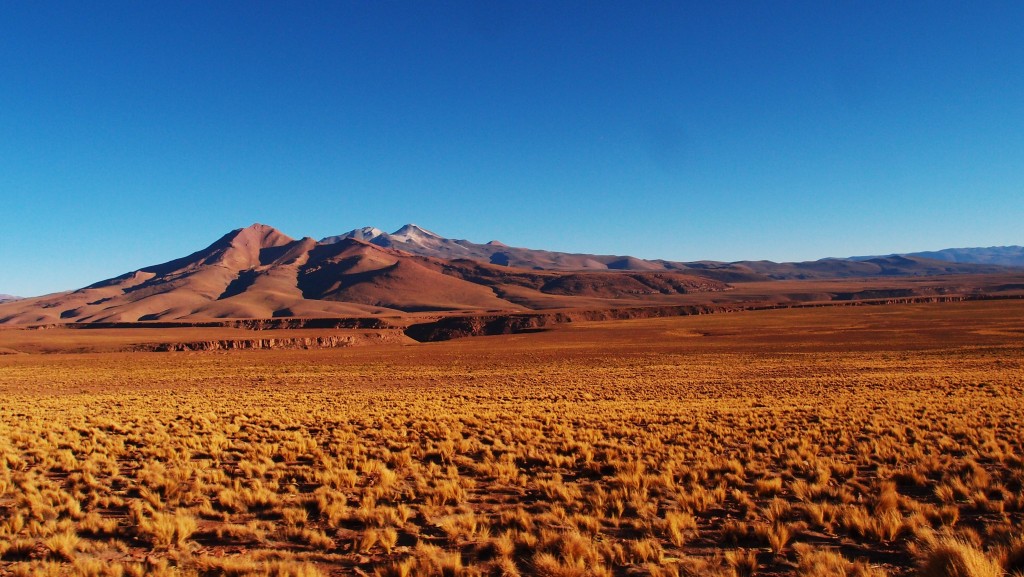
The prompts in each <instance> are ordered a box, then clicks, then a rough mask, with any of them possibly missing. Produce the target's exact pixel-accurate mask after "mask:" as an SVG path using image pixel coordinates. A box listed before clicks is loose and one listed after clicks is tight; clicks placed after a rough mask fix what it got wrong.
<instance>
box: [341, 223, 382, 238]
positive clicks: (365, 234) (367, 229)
mask: <svg viewBox="0 0 1024 577" xmlns="http://www.w3.org/2000/svg"><path fill="white" fill-rule="evenodd" d="M383 234H384V231H383V230H381V229H379V228H376V227H373V226H364V227H363V228H357V229H353V230H350V231H348V232H346V233H345V234H343V235H341V236H343V237H345V238H354V239H356V240H363V241H371V240H373V239H375V238H377V237H378V236H381V235H383Z"/></svg>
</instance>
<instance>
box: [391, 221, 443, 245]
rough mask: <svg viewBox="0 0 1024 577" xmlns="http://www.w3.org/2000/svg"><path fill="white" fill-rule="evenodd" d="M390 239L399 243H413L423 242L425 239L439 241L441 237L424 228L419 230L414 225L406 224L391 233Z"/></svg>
mask: <svg viewBox="0 0 1024 577" xmlns="http://www.w3.org/2000/svg"><path fill="white" fill-rule="evenodd" d="M390 236H391V238H392V239H394V240H399V241H406V242H410V241H414V240H425V239H441V238H442V237H441V235H439V234H437V233H434V232H430V231H429V230H427V229H425V228H420V227H418V226H416V225H415V224H407V225H405V226H403V227H402V228H400V229H398V230H396V231H395V232H393V233H391V235H390Z"/></svg>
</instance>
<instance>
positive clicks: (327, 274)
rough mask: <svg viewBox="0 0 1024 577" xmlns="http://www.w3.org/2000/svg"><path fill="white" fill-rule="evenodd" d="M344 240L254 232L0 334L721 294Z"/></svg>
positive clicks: (696, 283)
mask: <svg viewBox="0 0 1024 577" xmlns="http://www.w3.org/2000/svg"><path fill="white" fill-rule="evenodd" d="M354 232H355V234H352V236H350V237H347V238H342V239H339V240H336V241H334V242H331V243H318V242H316V241H315V240H313V239H311V238H308V237H307V238H302V239H298V240H296V239H293V238H291V237H289V236H287V235H285V234H283V233H281V232H280V231H278V230H276V229H274V228H273V227H270V226H266V225H263V224H254V225H252V226H249V227H247V228H243V229H238V230H234V231H232V232H230V233H228V234H226V235H224V236H223V237H221V238H220V239H218V240H217V241H216V242H214V243H213V244H211V245H210V246H208V247H206V248H204V249H202V250H199V251H196V252H194V253H192V254H190V255H188V256H185V257H182V258H179V259H175V260H172V261H169V262H166V263H163V264H159V265H154V266H150V267H145V268H142V269H139V270H136V271H132V272H129V273H126V274H124V275H121V276H118V277H115V278H111V279H107V280H104V281H100V282H98V283H95V284H92V285H89V286H87V287H84V288H81V289H78V290H75V291H70V292H66V293H57V294H53V295H47V296H43V297H36V298H31V299H23V300H19V301H15V302H11V303H6V304H4V305H0V324H2V323H12V324H46V323H54V322H133V321H149V320H170V319H209V318H271V317H307V318H310V317H347V316H370V315H380V314H396V313H402V312H405V313H408V312H417V311H528V310H537V309H551V308H576V307H607V306H613V305H621V304H626V305H637V304H650V303H655V304H659V303H671V302H674V301H673V299H674V298H677V297H679V296H681V295H687V294H690V293H695V292H707V291H722V290H725V289H727V288H728V286H727V285H725V284H724V283H721V282H718V281H715V280H712V279H708V278H702V277H698V276H694V275H688V274H684V273H681V272H671V271H657V272H640V271H637V272H623V273H621V274H608V273H597V272H587V271H579V272H573V273H567V272H562V271H537V270H523V269H515V268H509V267H504V266H495V265H491V264H488V263H480V262H477V261H474V260H471V259H440V258H434V257H428V256H421V255H417V254H412V253H410V252H407V251H404V250H399V249H397V248H393V247H388V246H381V245H380V244H371V243H370V242H366V241H364V240H361V239H360V238H358V236H357V235H358V234H362V235H363V238H366V237H370V238H371V240H372V239H373V238H374V237H376V236H380V235H378V234H377V233H375V232H374V231H372V229H371V230H367V231H366V232H362V233H361V232H360V231H354ZM390 236H391V238H392V239H394V241H393V244H394V246H411V245H414V244H415V245H422V246H430V245H431V244H433V245H435V246H436V247H444V246H445V245H446V244H448V243H447V242H445V241H446V240H447V239H441V238H440V237H438V236H437V235H433V233H429V232H427V231H424V230H423V229H420V228H418V227H414V226H412V225H410V226H407V227H403V228H402V229H400V230H399V231H398V232H396V233H395V234H394V235H390ZM378 242H379V241H378Z"/></svg>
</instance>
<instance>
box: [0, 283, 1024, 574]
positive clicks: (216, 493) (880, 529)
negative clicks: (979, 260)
mask: <svg viewBox="0 0 1024 577" xmlns="http://www.w3.org/2000/svg"><path fill="white" fill-rule="evenodd" d="M175 331H179V332H178V333H176V332H175ZM180 331H184V333H187V334H183V333H182V332H180ZM190 331H191V332H190ZM195 331H200V332H201V333H202V334H199V333H196V332H195ZM203 331H205V332H203ZM239 332H240V331H239V330H238V329H225V328H205V329H197V328H189V329H147V330H142V329H135V330H134V331H132V330H127V331H118V330H116V329H93V330H81V329H77V330H75V329H48V330H35V331H29V330H24V329H4V330H0V349H5V350H7V351H8V352H10V353H11V354H6V355H0V395H2V397H3V399H4V402H3V406H2V408H0V574H13V575H143V574H147V575H282V576H283V575H296V576H299V575H381V576H391V575H395V576H399V575H550V576H575V575H580V576H582V575H645V574H649V575H656V576H659V575H673V576H674V575H738V576H742V575H864V576H867V575H894V576H896V575H917V574H920V575H926V576H933V575H978V576H981V575H985V576H988V575H992V576H995V575H1002V574H1013V573H1014V572H1024V540H1022V539H1024V531H1022V529H1021V527H1022V525H1024V494H1022V485H1024V446H1022V445H1024V430H1022V429H1024V425H1022V422H1021V421H1022V420H1021V415H1024V301H1021V300H993V301H977V302H943V303H927V304H891V305H884V306H844V307H823V308H805V309H782V310H765V311H744V312H733V313H722V314H714V315H701V316H688V317H674V318H657V319H638V320H624V321H614V322H589V323H571V324H564V325H558V326H555V327H553V329H552V330H547V331H543V332H531V333H527V334H516V335H502V336H492V337H478V338H468V339H457V340H451V341H447V342H438V343H425V344H424V343H412V342H411V341H403V340H401V339H399V338H395V339H389V338H381V339H380V343H381V344H373V343H372V340H368V339H367V338H365V337H366V335H367V334H372V333H373V331H365V330H364V331H360V330H356V329H353V330H347V331H346V330H344V329H333V330H321V331H319V332H317V331H309V332H308V335H307V336H311V337H315V336H317V335H319V336H325V335H335V336H345V335H353V334H359V335H362V337H360V339H359V344H365V345H367V346H351V347H344V348H320V349H312V350H300V349H274V350H244V351H213V352H209V351H207V352H139V351H135V352H119V351H120V350H121V349H124V348H125V345H126V344H129V343H130V342H136V341H138V342H143V341H144V342H153V341H161V340H165V341H168V342H170V341H175V340H193V339H196V338H203V339H206V338H215V337H216V336H217V335H224V334H228V336H227V337H225V338H235V337H237V335H238V333H239ZM250 332H251V331H250ZM197 334H198V336H197ZM18 347H21V348H23V349H26V350H22V351H21V352H20V353H14V352H13V351H14V350H16V349H17V348H18ZM954 570H959V571H960V572H957V573H954V572H953V571H954Z"/></svg>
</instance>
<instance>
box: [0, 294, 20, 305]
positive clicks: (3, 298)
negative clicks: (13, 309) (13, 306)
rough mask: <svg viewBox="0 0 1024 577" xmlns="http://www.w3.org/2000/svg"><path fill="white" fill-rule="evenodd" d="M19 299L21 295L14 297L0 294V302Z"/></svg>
mask: <svg viewBox="0 0 1024 577" xmlns="http://www.w3.org/2000/svg"><path fill="white" fill-rule="evenodd" d="M20 299H21V297H16V296H14V295H4V294H0V303H7V302H11V301H16V300H20Z"/></svg>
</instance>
